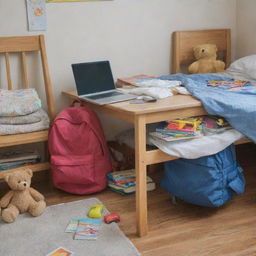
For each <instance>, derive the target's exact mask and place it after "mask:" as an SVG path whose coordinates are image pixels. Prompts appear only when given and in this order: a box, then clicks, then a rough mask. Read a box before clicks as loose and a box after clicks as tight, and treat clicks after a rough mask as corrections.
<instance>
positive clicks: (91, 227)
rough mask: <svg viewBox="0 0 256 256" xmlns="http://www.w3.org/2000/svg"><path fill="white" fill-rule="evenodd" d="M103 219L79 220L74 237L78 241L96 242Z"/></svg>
mask: <svg viewBox="0 0 256 256" xmlns="http://www.w3.org/2000/svg"><path fill="white" fill-rule="evenodd" d="M100 225H101V219H90V218H86V219H83V220H79V222H78V226H77V229H76V232H75V235H74V239H76V240H96V239H97V238H98V235H99V230H100Z"/></svg>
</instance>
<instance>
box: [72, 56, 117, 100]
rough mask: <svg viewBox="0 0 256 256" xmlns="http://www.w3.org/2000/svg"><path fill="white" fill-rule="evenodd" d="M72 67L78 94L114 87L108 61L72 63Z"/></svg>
mask: <svg viewBox="0 0 256 256" xmlns="http://www.w3.org/2000/svg"><path fill="white" fill-rule="evenodd" d="M72 69H73V74H74V78H75V82H76V89H77V94H78V95H79V96H80V95H84V94H90V93H97V92H102V91H108V90H113V89H115V84H114V79H113V75H112V72H111V68H110V63H109V61H97V62H86V63H77V64H72Z"/></svg>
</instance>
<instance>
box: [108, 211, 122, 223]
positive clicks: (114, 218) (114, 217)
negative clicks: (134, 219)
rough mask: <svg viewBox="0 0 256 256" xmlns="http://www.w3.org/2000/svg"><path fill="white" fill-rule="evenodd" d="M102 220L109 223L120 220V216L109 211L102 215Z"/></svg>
mask: <svg viewBox="0 0 256 256" xmlns="http://www.w3.org/2000/svg"><path fill="white" fill-rule="evenodd" d="M104 221H105V222H106V223H107V224H110V223H112V222H119V221H120V216H119V214H117V213H111V214H108V215H105V216H104Z"/></svg>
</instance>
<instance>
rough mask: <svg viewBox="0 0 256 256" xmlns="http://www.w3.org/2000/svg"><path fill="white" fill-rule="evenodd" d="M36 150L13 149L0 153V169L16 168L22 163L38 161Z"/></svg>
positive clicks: (38, 156)
mask: <svg viewBox="0 0 256 256" xmlns="http://www.w3.org/2000/svg"><path fill="white" fill-rule="evenodd" d="M40 159H41V157H40V155H39V154H38V152H37V151H13V152H6V153H2V154H0V171H2V170H8V169H12V168H16V167H19V166H22V165H27V164H34V163H38V162H40Z"/></svg>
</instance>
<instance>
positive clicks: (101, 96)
mask: <svg viewBox="0 0 256 256" xmlns="http://www.w3.org/2000/svg"><path fill="white" fill-rule="evenodd" d="M117 95H123V93H120V92H106V93H102V94H99V95H92V96H86V98H88V99H92V100H97V99H102V98H109V97H113V96H117Z"/></svg>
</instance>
